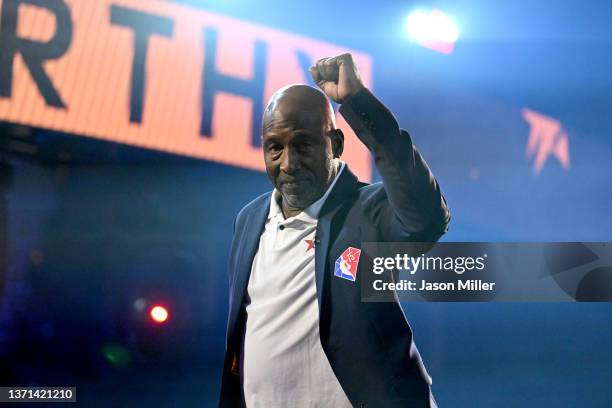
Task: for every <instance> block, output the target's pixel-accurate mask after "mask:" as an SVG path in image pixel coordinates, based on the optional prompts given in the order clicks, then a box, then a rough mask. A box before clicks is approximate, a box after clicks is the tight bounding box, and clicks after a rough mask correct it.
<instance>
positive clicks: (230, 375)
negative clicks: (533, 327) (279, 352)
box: [219, 89, 450, 407]
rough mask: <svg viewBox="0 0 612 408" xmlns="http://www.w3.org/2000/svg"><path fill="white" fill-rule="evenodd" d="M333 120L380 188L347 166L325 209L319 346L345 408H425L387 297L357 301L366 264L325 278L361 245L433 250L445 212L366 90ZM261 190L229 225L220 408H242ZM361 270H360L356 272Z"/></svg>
mask: <svg viewBox="0 0 612 408" xmlns="http://www.w3.org/2000/svg"><path fill="white" fill-rule="evenodd" d="M340 113H341V114H342V115H343V117H344V118H345V119H346V121H347V123H348V124H349V125H350V126H351V128H352V129H353V130H354V131H355V133H356V134H357V136H358V137H359V139H360V140H361V141H362V142H363V143H364V144H365V145H366V146H367V148H368V149H369V150H370V152H371V153H372V155H373V156H374V162H375V165H376V168H377V170H378V173H379V174H380V177H381V179H382V183H375V184H366V183H361V182H359V181H358V180H357V178H356V177H355V176H354V175H353V173H352V172H351V171H350V170H349V169H348V167H347V168H345V169H344V171H343V172H342V173H341V175H340V176H339V178H338V181H337V182H336V184H335V186H334V188H333V189H332V191H331V192H330V195H329V196H328V198H327V200H326V201H325V203H324V205H323V207H322V209H321V212H320V213H319V219H318V224H317V230H316V246H315V275H316V276H315V281H316V287H317V300H318V304H319V331H320V337H321V344H322V345H323V350H324V351H325V354H326V356H327V358H328V359H329V362H330V365H331V367H332V369H333V371H334V373H335V375H336V377H337V378H338V381H339V382H340V385H341V386H342V388H343V390H344V392H345V393H346V395H347V397H348V398H349V400H350V401H351V403H352V404H353V405H354V406H357V407H361V406H372V407H394V406H398V407H399V406H402V407H430V406H435V402H434V400H433V397H432V396H431V378H430V377H429V375H428V373H427V371H426V370H425V367H424V365H423V362H422V360H421V356H420V355H419V352H418V350H417V348H416V346H415V344H414V342H413V338H412V330H411V329H410V326H409V324H408V322H407V320H406V318H405V316H404V313H403V311H402V309H401V306H400V304H399V302H398V301H397V298H395V301H391V302H362V301H361V286H362V284H366V283H365V282H366V281H365V279H366V276H368V275H367V274H368V273H369V274H371V269H370V271H368V270H367V267H366V264H367V263H366V262H361V260H360V262H359V268H358V270H357V277H356V280H355V282H352V281H350V280H346V279H341V278H338V277H335V276H333V273H334V263H335V261H336V259H338V257H339V256H340V255H341V254H342V253H343V252H344V251H345V250H346V249H347V248H348V247H353V248H361V247H362V242H376V241H377V242H386V241H388V242H403V241H413V242H435V241H437V240H438V238H439V237H440V236H441V235H442V234H443V233H444V232H446V230H447V226H448V223H449V221H450V213H449V211H448V207H447V205H446V200H445V199H444V197H443V196H442V194H441V192H440V188H439V186H438V183H437V182H436V180H435V178H434V176H433V174H432V173H431V171H430V170H429V167H428V166H427V164H426V163H425V161H424V160H423V158H422V157H421V155H420V154H419V152H418V151H417V150H416V148H415V147H414V146H413V144H412V140H411V138H410V136H409V135H408V133H407V132H405V131H403V130H400V128H399V125H398V123H397V120H396V119H395V117H394V116H393V114H392V113H391V112H390V111H389V110H388V109H387V108H386V107H385V106H384V105H383V104H382V103H381V102H380V101H379V100H378V99H377V98H376V97H375V96H374V95H373V94H372V93H371V92H370V91H368V90H367V89H363V90H362V91H360V92H358V93H357V94H355V95H353V96H352V97H351V98H349V99H348V100H347V101H345V103H344V104H342V106H341V107H340ZM270 195H271V192H269V193H266V194H264V195H262V196H260V197H258V198H256V199H255V200H253V201H252V202H251V203H249V204H247V205H246V206H245V207H244V208H243V209H242V210H241V211H240V213H239V214H238V216H237V217H236V220H235V224H234V238H233V242H232V246H231V252H230V258H229V281H230V304H229V319H228V325H227V337H226V352H225V361H224V367H223V376H222V384H221V396H220V403H219V405H220V406H224V407H225V406H232V407H233V406H242V405H244V400H243V396H242V386H241V379H240V349H241V342H242V338H243V334H244V329H245V323H246V322H245V320H246V313H245V301H246V299H247V296H246V293H245V292H246V287H247V283H248V281H249V275H250V272H251V264H252V261H253V258H254V256H255V253H256V251H257V248H258V244H259V237H260V235H261V234H262V232H263V229H264V223H265V220H266V217H267V215H268V211H269V208H270ZM362 269H363V270H362Z"/></svg>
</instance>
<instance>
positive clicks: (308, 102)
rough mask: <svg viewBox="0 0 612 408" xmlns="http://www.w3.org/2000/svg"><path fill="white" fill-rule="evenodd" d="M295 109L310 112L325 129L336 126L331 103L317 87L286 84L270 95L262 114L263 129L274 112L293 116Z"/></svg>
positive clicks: (268, 123) (271, 118)
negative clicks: (318, 119)
mask: <svg viewBox="0 0 612 408" xmlns="http://www.w3.org/2000/svg"><path fill="white" fill-rule="evenodd" d="M297 111H302V112H304V111H305V112H311V113H312V114H313V115H316V116H317V117H319V118H320V120H321V121H322V124H323V125H324V126H326V128H327V129H335V128H336V120H335V116H334V111H333V109H332V106H331V103H330V102H329V99H328V98H327V96H326V95H325V94H324V93H323V92H322V91H321V90H319V89H317V88H313V87H311V86H308V85H302V84H294V85H287V86H285V87H283V88H281V89H279V90H278V91H276V92H275V93H274V95H272V97H271V98H270V101H269V102H268V105H267V106H266V110H265V111H264V116H263V128H264V129H263V130H264V132H265V128H266V126H269V125H270V122H271V121H272V120H273V119H274V116H275V114H276V113H280V114H281V115H282V116H285V117H287V116H291V117H295V116H296V115H295V113H297Z"/></svg>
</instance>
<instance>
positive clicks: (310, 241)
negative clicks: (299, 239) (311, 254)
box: [304, 239, 314, 252]
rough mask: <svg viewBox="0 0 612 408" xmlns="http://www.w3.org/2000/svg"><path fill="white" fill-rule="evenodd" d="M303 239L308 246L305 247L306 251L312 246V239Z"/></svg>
mask: <svg viewBox="0 0 612 408" xmlns="http://www.w3.org/2000/svg"><path fill="white" fill-rule="evenodd" d="M304 241H306V244H307V245H308V248H306V252H308V251H310V250H311V249H313V248H314V239H305V240H304Z"/></svg>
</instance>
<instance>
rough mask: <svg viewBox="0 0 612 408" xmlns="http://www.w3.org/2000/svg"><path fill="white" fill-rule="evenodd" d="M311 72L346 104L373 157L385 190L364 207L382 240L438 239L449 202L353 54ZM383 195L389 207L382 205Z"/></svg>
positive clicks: (346, 111) (322, 62)
mask: <svg viewBox="0 0 612 408" xmlns="http://www.w3.org/2000/svg"><path fill="white" fill-rule="evenodd" d="M311 73H312V75H313V78H314V79H315V82H316V83H317V84H318V85H319V87H321V89H323V91H324V92H325V93H326V94H327V95H328V96H329V97H331V98H332V99H334V100H335V101H336V102H338V103H341V104H342V106H341V107H340V113H342V116H344V118H345V119H346V121H347V123H348V124H349V125H350V126H351V128H352V129H353V130H354V131H355V133H356V134H357V136H358V137H359V139H360V140H361V141H362V142H363V143H364V144H365V145H366V147H367V148H368V149H369V150H370V152H372V154H373V156H374V163H375V165H376V168H377V170H378V172H379V174H380V176H381V178H382V181H383V186H384V190H379V191H376V192H374V194H373V196H372V197H371V200H368V201H369V203H366V205H371V206H372V209H373V210H374V211H373V217H374V218H375V222H376V223H377V225H379V227H380V231H381V235H382V238H383V239H386V240H398V241H399V240H402V241H403V240H411V241H432V242H433V241H436V240H437V239H438V238H439V237H440V236H441V235H442V234H443V233H444V232H445V231H446V229H447V226H448V223H449V221H450V212H449V210H448V207H447V205H446V200H445V199H444V197H443V196H442V193H441V192H440V188H439V186H438V183H437V182H436V180H435V178H434V176H433V174H432V173H431V171H430V170H429V167H428V166H427V164H426V163H425V161H424V160H423V158H422V157H421V155H420V154H419V152H418V150H417V149H416V148H415V147H414V145H413V144H412V140H411V138H410V135H409V134H408V133H407V132H405V131H402V130H400V128H399V124H398V123H397V120H396V119H395V117H394V116H393V114H392V113H391V112H390V111H389V110H388V109H387V108H386V107H385V105H383V103H382V102H380V101H379V100H378V99H377V98H376V97H375V96H374V95H373V94H372V93H371V92H370V91H369V90H368V89H367V88H365V87H364V86H363V84H362V83H361V80H360V79H359V74H358V72H357V69H356V67H355V65H354V63H353V60H352V57H351V55H350V54H344V55H340V56H338V57H334V58H325V59H322V60H319V61H318V62H317V65H316V67H313V68H311ZM385 195H386V197H385ZM385 198H387V199H388V204H389V205H380V204H381V203H382V202H385V201H387V200H385Z"/></svg>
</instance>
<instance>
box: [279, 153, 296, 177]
mask: <svg viewBox="0 0 612 408" xmlns="http://www.w3.org/2000/svg"><path fill="white" fill-rule="evenodd" d="M299 168H300V157H299V154H298V153H297V152H296V151H295V149H292V148H291V147H289V146H287V147H286V148H285V150H284V151H283V153H282V157H281V164H280V169H281V171H282V172H283V173H286V174H291V173H293V172H295V171H296V170H297V169H299Z"/></svg>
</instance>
